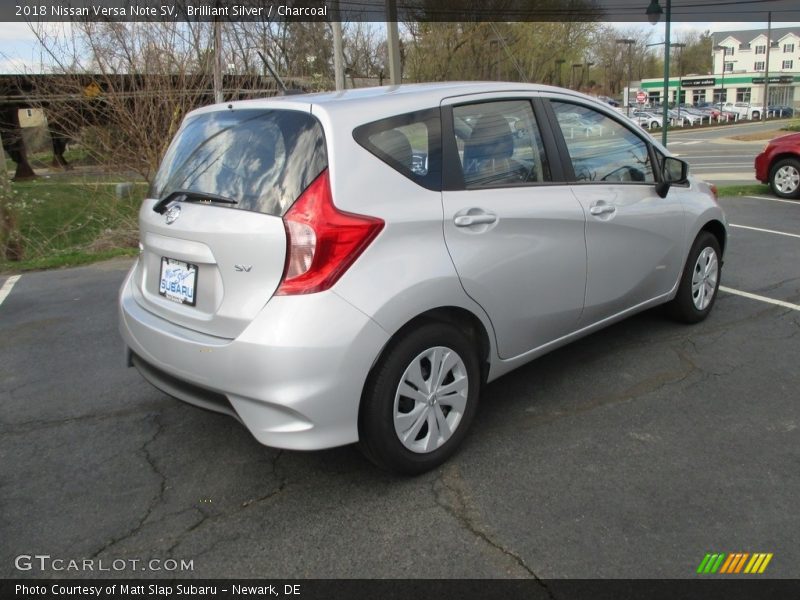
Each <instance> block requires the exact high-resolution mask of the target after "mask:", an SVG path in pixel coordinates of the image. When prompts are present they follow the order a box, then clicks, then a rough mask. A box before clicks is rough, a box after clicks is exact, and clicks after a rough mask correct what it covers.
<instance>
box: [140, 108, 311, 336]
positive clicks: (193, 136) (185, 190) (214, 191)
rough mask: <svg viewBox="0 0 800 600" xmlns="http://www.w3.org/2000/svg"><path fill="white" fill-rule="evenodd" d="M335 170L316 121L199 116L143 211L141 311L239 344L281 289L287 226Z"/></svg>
mask: <svg viewBox="0 0 800 600" xmlns="http://www.w3.org/2000/svg"><path fill="white" fill-rule="evenodd" d="M234 106H235V105H234ZM326 166H327V156H326V150H325V139H324V134H323V132H322V127H321V125H320V124H319V122H318V121H317V120H316V119H315V118H314V117H313V116H311V114H310V112H305V111H298V110H267V109H250V108H248V109H235V108H232V109H231V108H223V109H221V110H215V111H203V112H200V113H198V114H195V115H190V116H189V117H188V118H187V119H186V121H185V122H184V124H183V125H182V127H181V129H180V131H179V132H178V133H177V134H176V136H175V139H174V140H173V142H172V144H171V145H170V147H169V149H168V150H167V153H166V155H165V157H164V160H163V162H162V164H161V167H160V169H159V171H158V173H157V175H156V177H155V179H154V182H153V186H152V188H151V193H150V196H151V197H150V198H149V199H147V200H145V202H144V203H143V205H142V208H141V211H140V215H139V225H140V231H141V233H140V237H141V245H142V255H141V257H140V261H139V266H138V268H137V272H136V275H135V296H136V300H137V302H138V303H139V304H140V305H141V306H142V307H144V308H145V309H147V310H149V311H150V312H152V313H154V314H157V315H158V316H161V317H163V318H165V319H167V320H169V321H171V322H173V323H175V324H177V325H180V326H183V327H187V328H189V329H192V330H195V331H199V332H202V333H206V334H210V335H214V336H218V337H222V338H234V337H236V336H237V335H238V334H239V333H241V331H242V330H243V329H244V328H245V327H246V326H247V324H248V323H250V322H251V321H252V320H253V318H254V317H255V316H256V315H257V314H258V312H259V311H260V310H261V309H262V308H263V307H264V306H265V305H266V303H267V302H269V300H270V298H271V297H272V295H273V294H274V293H275V290H276V289H277V287H278V285H279V284H280V282H281V278H282V276H283V270H284V265H285V258H286V233H285V229H284V225H283V220H282V216H283V215H284V214H285V213H286V211H287V210H288V209H289V208H290V207H291V205H292V204H293V203H294V201H295V200H296V199H297V198H298V197H299V196H300V195H301V194H302V192H303V190H304V189H305V188H306V187H307V186H308V185H309V184H310V183H311V182H312V181H313V180H314V179H315V178H316V177H317V176H318V175H319V174H320V173H321V172H322V171H323V170H324V169H325V167H326Z"/></svg>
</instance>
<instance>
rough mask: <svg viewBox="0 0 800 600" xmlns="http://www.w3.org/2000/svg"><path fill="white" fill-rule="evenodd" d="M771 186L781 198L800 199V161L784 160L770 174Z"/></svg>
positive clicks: (776, 164) (793, 159)
mask: <svg viewBox="0 0 800 600" xmlns="http://www.w3.org/2000/svg"><path fill="white" fill-rule="evenodd" d="M769 186H770V187H771V188H772V191H773V193H774V194H775V195H776V196H780V197H781V198H800V160H798V159H796V158H784V159H783V160H779V161H778V162H776V163H775V164H774V165H773V167H772V169H771V170H770V172H769Z"/></svg>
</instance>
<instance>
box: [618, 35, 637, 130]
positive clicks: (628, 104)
mask: <svg viewBox="0 0 800 600" xmlns="http://www.w3.org/2000/svg"><path fill="white" fill-rule="evenodd" d="M617 43H618V44H627V46H628V86H627V88H626V90H627V91H626V93H625V94H624V95H623V96H624V100H625V114H626V115H628V116H630V114H631V79H632V69H631V65H632V64H633V56H632V54H631V51H632V49H633V45H634V44H635V43H636V40H632V39H630V38H624V39H620V40H617Z"/></svg>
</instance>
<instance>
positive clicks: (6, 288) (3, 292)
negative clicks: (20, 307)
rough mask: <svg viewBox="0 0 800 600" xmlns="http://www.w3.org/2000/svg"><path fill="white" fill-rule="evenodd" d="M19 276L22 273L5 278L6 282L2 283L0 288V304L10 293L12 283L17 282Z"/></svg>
mask: <svg viewBox="0 0 800 600" xmlns="http://www.w3.org/2000/svg"><path fill="white" fill-rule="evenodd" d="M20 277H22V275H12V276H11V277H9V278H8V279H6V282H5V283H4V284H3V287H1V288H0V304H2V303H3V300H5V299H6V298H7V297H8V295H9V294H10V293H11V288H13V287H14V284H15V283H17V281H19V278H20Z"/></svg>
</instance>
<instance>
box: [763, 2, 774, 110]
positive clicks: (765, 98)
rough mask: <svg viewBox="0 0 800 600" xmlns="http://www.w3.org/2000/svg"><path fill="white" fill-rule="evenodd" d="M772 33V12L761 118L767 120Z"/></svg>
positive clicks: (768, 33)
mask: <svg viewBox="0 0 800 600" xmlns="http://www.w3.org/2000/svg"><path fill="white" fill-rule="evenodd" d="M771 33H772V12H769V13H767V58H766V61H767V62H765V63H764V110H762V111H761V118H762V119H764V120H765V121H766V120H767V111H769V47H770V46H772V40H771V39H770V34H771Z"/></svg>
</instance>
